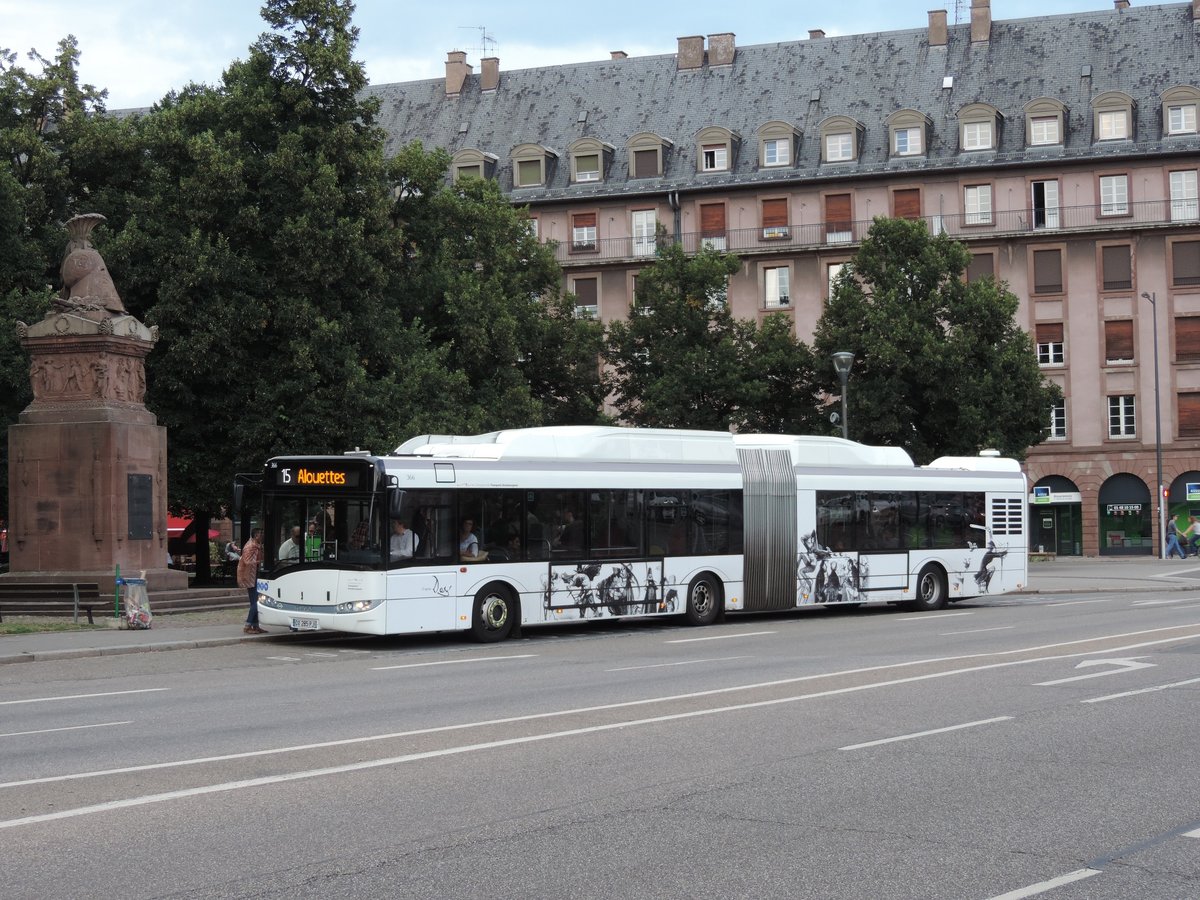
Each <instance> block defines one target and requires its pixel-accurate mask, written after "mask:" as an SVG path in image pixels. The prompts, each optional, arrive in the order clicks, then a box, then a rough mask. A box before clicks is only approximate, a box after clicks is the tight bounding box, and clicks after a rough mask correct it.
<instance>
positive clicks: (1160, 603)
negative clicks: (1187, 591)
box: [1129, 597, 1196, 606]
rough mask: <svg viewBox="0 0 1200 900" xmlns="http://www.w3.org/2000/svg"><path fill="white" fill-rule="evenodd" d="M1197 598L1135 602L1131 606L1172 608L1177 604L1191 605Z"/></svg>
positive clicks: (1171, 598)
mask: <svg viewBox="0 0 1200 900" xmlns="http://www.w3.org/2000/svg"><path fill="white" fill-rule="evenodd" d="M1195 599H1196V598H1195V597H1169V598H1167V599H1166V600H1134V601H1133V602H1132V603H1130V604H1129V605H1130V606H1172V605H1174V604H1176V603H1190V602H1191V601H1193V600H1195Z"/></svg>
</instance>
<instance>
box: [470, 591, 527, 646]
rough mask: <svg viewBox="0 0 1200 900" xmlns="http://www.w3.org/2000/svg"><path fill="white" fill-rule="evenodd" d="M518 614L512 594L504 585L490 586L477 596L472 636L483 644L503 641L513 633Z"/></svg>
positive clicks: (472, 618) (473, 613) (473, 614)
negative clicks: (514, 620) (514, 621)
mask: <svg viewBox="0 0 1200 900" xmlns="http://www.w3.org/2000/svg"><path fill="white" fill-rule="evenodd" d="M516 614H517V606H516V604H515V603H514V602H513V596H512V592H511V591H510V590H509V589H508V588H507V587H505V586H504V585H502V584H489V585H488V586H487V587H485V588H483V589H482V590H481V591H480V592H479V593H478V594H476V595H475V609H474V611H473V612H472V614H471V634H472V635H474V637H475V640H477V641H479V642H480V643H483V644H492V643H495V642H496V641H502V640H504V639H505V638H506V637H508V636H509V634H511V633H512V629H513V619H514V618H515V617H516Z"/></svg>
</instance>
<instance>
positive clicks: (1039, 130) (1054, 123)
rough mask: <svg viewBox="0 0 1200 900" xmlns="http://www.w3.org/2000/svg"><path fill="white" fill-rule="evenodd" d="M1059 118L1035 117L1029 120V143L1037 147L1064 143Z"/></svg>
mask: <svg viewBox="0 0 1200 900" xmlns="http://www.w3.org/2000/svg"><path fill="white" fill-rule="evenodd" d="M1058 121H1059V119H1058V116H1034V117H1033V118H1031V119H1030V120H1029V143H1030V144H1032V145H1033V146H1035V147H1043V146H1046V145H1049V144H1060V143H1062V136H1061V133H1060V131H1059V127H1058Z"/></svg>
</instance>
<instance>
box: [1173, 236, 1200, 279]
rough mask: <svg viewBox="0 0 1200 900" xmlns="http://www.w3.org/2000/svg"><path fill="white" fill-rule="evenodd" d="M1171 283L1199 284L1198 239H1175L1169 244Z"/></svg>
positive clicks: (1199, 250) (1199, 255)
mask: <svg viewBox="0 0 1200 900" xmlns="http://www.w3.org/2000/svg"><path fill="white" fill-rule="evenodd" d="M1171 283H1172V284H1175V285H1185V284H1200V241H1176V242H1175V243H1174V244H1172V245H1171Z"/></svg>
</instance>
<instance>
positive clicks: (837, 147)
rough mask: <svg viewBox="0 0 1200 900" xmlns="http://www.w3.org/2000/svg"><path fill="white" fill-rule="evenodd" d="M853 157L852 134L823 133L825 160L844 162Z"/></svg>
mask: <svg viewBox="0 0 1200 900" xmlns="http://www.w3.org/2000/svg"><path fill="white" fill-rule="evenodd" d="M852 159H854V135H852V134H849V133H840V134H827V135H825V162H846V161H847V160H852Z"/></svg>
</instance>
